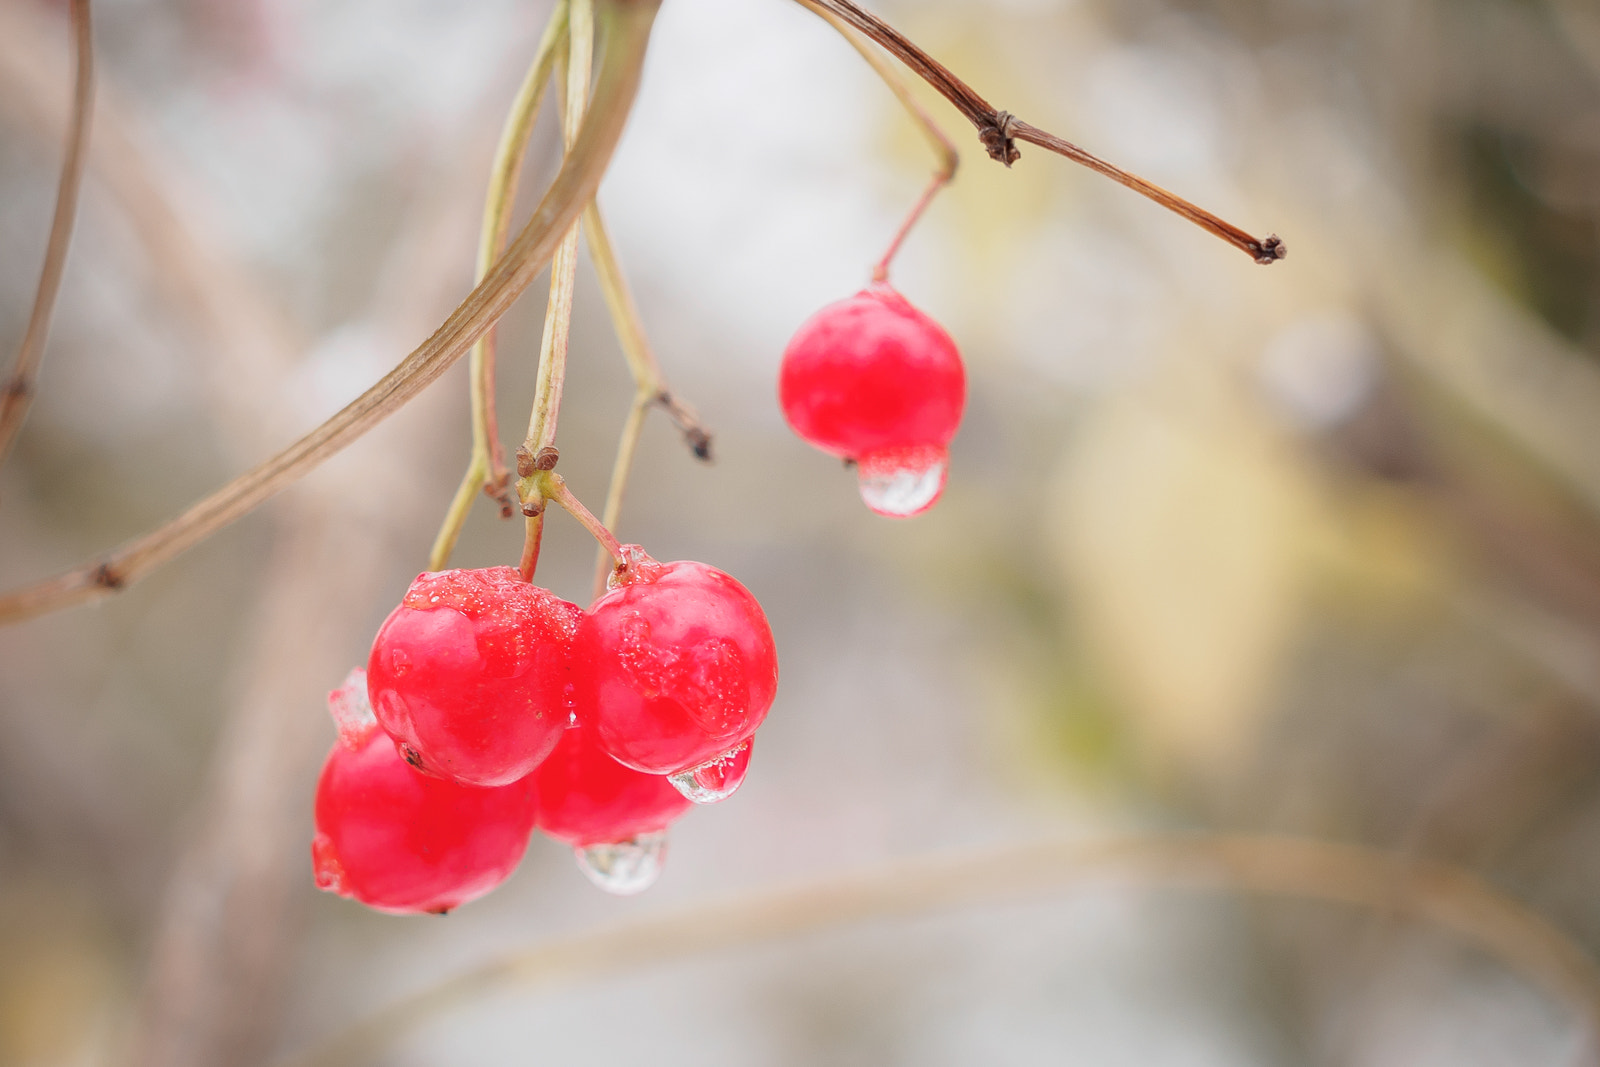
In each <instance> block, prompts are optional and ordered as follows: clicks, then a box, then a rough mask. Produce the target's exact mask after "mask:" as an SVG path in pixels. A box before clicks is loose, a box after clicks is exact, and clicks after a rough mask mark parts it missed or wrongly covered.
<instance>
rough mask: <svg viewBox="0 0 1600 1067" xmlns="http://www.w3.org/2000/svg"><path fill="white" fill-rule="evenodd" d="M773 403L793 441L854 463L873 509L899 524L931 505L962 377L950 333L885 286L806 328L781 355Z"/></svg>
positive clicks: (957, 419)
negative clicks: (776, 403) (797, 439)
mask: <svg viewBox="0 0 1600 1067" xmlns="http://www.w3.org/2000/svg"><path fill="white" fill-rule="evenodd" d="M778 396H779V401H780V403H781V404H782V405H783V413H784V416H785V417H786V418H787V419H788V420H789V425H790V426H792V427H793V428H794V431H795V433H797V434H799V435H800V436H801V437H802V438H804V439H805V440H806V441H808V442H810V443H811V444H813V445H815V446H817V447H818V448H820V449H822V450H823V451H825V452H831V453H833V454H834V455H836V456H843V457H845V458H846V459H851V460H854V461H855V462H856V464H857V475H858V477H859V478H860V481H861V496H862V499H863V500H865V501H866V502H867V506H868V507H870V508H872V510H874V511H876V512H878V513H879V514H880V515H890V516H894V517H906V516H910V515H916V514H918V513H920V512H923V511H926V510H927V509H928V508H929V507H932V506H933V502H934V501H935V500H937V499H938V498H939V494H940V492H942V491H943V489H944V481H945V470H946V465H947V462H948V451H947V446H948V445H949V444H950V440H951V439H952V438H953V437H955V435H956V429H957V427H959V426H960V425H961V411H962V408H963V407H964V406H965V405H966V397H967V378H966V371H965V370H964V369H963V368H962V365H961V354H960V353H959V352H958V351H957V350H956V345H955V342H954V341H952V340H951V339H950V335H949V334H947V333H945V332H944V330H943V329H942V328H941V327H940V326H939V324H938V323H936V322H934V321H933V320H932V319H930V318H929V317H928V316H926V315H924V314H923V313H922V312H920V311H918V310H917V309H916V308H914V307H912V306H911V304H910V303H909V302H908V301H907V300H906V298H905V297H903V296H901V295H900V294H899V293H897V292H895V291H894V290H893V289H891V288H889V286H887V285H874V286H872V287H871V288H869V289H865V290H863V291H861V292H859V293H857V294H856V295H855V296H852V297H850V298H849V299H848V300H841V301H839V302H838V303H836V304H829V305H828V306H827V307H825V308H823V309H822V310H821V311H819V312H817V313H816V314H815V315H813V316H812V317H811V318H810V319H809V320H807V321H806V323H805V324H804V325H802V326H801V327H800V329H799V330H798V331H797V332H796V333H795V335H794V338H793V339H792V340H790V342H789V347H788V348H787V349H786V350H785V351H784V353H783V367H782V370H781V372H780V375H779V381H778Z"/></svg>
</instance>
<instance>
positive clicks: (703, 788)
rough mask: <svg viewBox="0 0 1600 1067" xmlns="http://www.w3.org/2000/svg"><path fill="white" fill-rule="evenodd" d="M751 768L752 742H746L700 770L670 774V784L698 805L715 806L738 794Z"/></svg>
mask: <svg viewBox="0 0 1600 1067" xmlns="http://www.w3.org/2000/svg"><path fill="white" fill-rule="evenodd" d="M749 769H750V742H748V741H745V742H743V743H742V744H740V745H739V746H738V747H736V748H730V749H729V750H728V751H726V752H724V753H723V754H722V755H720V756H717V757H716V758H715V759H709V760H706V761H705V762H704V763H702V764H700V766H698V767H690V768H689V769H688V770H686V771H679V772H678V773H677V774H672V775H668V776H667V781H669V782H671V783H672V785H673V787H674V788H675V789H677V791H678V792H680V793H682V794H683V795H684V796H686V797H688V798H689V799H690V800H692V801H694V802H695V803H696V804H715V803H716V802H717V801H719V800H727V799H728V798H729V797H731V796H733V794H734V793H735V792H737V791H738V789H739V787H740V786H741V785H743V784H744V775H745V772H746V771H747V770H749Z"/></svg>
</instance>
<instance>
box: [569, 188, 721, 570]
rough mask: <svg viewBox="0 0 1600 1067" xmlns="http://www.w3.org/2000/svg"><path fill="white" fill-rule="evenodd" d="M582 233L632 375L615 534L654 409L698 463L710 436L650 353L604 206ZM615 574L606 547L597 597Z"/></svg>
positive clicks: (617, 474)
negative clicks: (659, 410)
mask: <svg viewBox="0 0 1600 1067" xmlns="http://www.w3.org/2000/svg"><path fill="white" fill-rule="evenodd" d="M583 229H584V233H585V234H586V235H587V236H588V238H589V258H590V259H591V260H592V261H593V262H594V271H595V275H596V276H597V277H598V278H599V280H600V291H601V292H602V293H603V294H604V295H605V299H606V307H607V309H608V310H609V311H610V312H611V323H612V326H613V328H614V329H615V330H616V332H617V341H618V343H619V344H621V346H622V354H623V356H624V358H626V359H627V361H628V370H629V371H630V372H631V373H632V374H633V389H634V391H633V403H632V404H631V405H629V408H628V417H627V418H626V419H625V420H624V421H623V424H622V434H621V437H620V438H619V439H618V441H617V458H616V461H615V462H614V463H613V464H612V465H611V485H610V487H609V488H608V489H607V490H606V506H605V513H604V517H603V521H604V522H605V525H606V528H607V529H609V530H611V531H613V532H615V531H616V529H617V523H618V522H619V521H620V520H621V518H622V500H623V497H624V496H625V495H626V494H627V490H628V476H629V475H630V474H631V473H632V471H633V458H634V455H635V454H636V453H637V452H638V449H639V435H640V434H641V433H642V432H643V431H644V422H645V417H646V416H647V415H649V413H650V409H651V408H652V407H655V406H658V405H659V406H660V407H661V408H662V410H664V411H665V412H666V413H667V416H668V417H669V418H670V419H672V422H673V424H674V425H675V426H677V428H678V431H679V432H680V433H682V434H683V439H684V441H685V442H686V443H687V444H688V445H689V449H690V451H692V452H693V453H694V454H695V457H696V458H698V459H701V460H705V461H707V462H709V461H710V460H711V433H710V431H708V430H707V429H706V428H705V427H704V426H703V425H701V423H700V419H699V417H698V416H697V415H696V414H695V413H694V410H693V409H692V408H690V407H689V406H688V405H687V404H685V403H683V402H682V401H680V400H679V399H678V398H677V397H676V396H675V395H674V394H673V392H672V390H671V389H669V388H667V383H666V379H665V378H664V377H663V376H662V374H661V364H660V363H659V362H658V361H657V360H656V354H655V351H654V350H653V349H652V348H651V347H650V341H649V338H648V337H646V335H645V332H644V323H643V320H642V319H641V318H640V317H639V308H638V306H637V305H636V304H635V303H634V302H633V293H632V291H631V290H629V288H628V281H627V278H626V276H624V275H623V273H622V267H621V265H620V264H619V263H618V262H617V253H616V250H615V249H614V248H613V247H612V246H611V237H610V235H609V234H607V232H606V226H605V220H604V219H602V218H601V217H600V202H599V201H598V200H595V201H593V202H591V203H590V204H589V207H588V209H587V210H585V211H584V213H583ZM610 573H611V560H610V557H609V556H608V555H607V553H606V550H605V548H604V547H603V546H602V547H601V548H600V549H599V550H598V551H597V552H596V553H595V561H594V595H595V596H597V597H598V596H599V595H600V594H601V593H603V592H605V588H606V578H607V577H608V576H609V575H610Z"/></svg>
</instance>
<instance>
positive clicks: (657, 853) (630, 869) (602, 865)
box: [573, 832, 667, 897]
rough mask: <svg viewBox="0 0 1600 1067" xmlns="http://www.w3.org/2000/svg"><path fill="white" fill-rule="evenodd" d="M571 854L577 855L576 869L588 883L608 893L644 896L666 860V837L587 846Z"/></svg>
mask: <svg viewBox="0 0 1600 1067" xmlns="http://www.w3.org/2000/svg"><path fill="white" fill-rule="evenodd" d="M573 851H574V852H575V853H576V854H577V856H578V869H579V870H580V871H582V872H583V873H584V874H585V875H587V876H588V878H589V881H591V882H593V883H594V884H595V885H597V886H599V887H600V888H601V889H604V890H605V891H606V892H607V893H615V894H616V895H617V896H619V897H628V896H632V895H633V894H635V893H643V892H644V891H645V890H646V889H649V888H650V887H651V886H652V885H654V884H655V881H656V879H657V878H658V877H660V876H661V865H662V863H664V862H666V858H667V835H666V833H665V832H658V833H653V834H639V835H638V836H636V837H630V838H628V839H627V840H626V841H613V842H610V843H608V844H600V845H587V846H585V847H583V848H576V849H573Z"/></svg>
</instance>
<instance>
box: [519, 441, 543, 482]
mask: <svg viewBox="0 0 1600 1067" xmlns="http://www.w3.org/2000/svg"><path fill="white" fill-rule="evenodd" d="M538 469H539V468H537V467H535V466H534V465H533V452H532V451H531V450H530V449H529V448H528V446H527V445H518V446H517V477H518V478H532V477H533V472H534V471H536V470H538Z"/></svg>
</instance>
